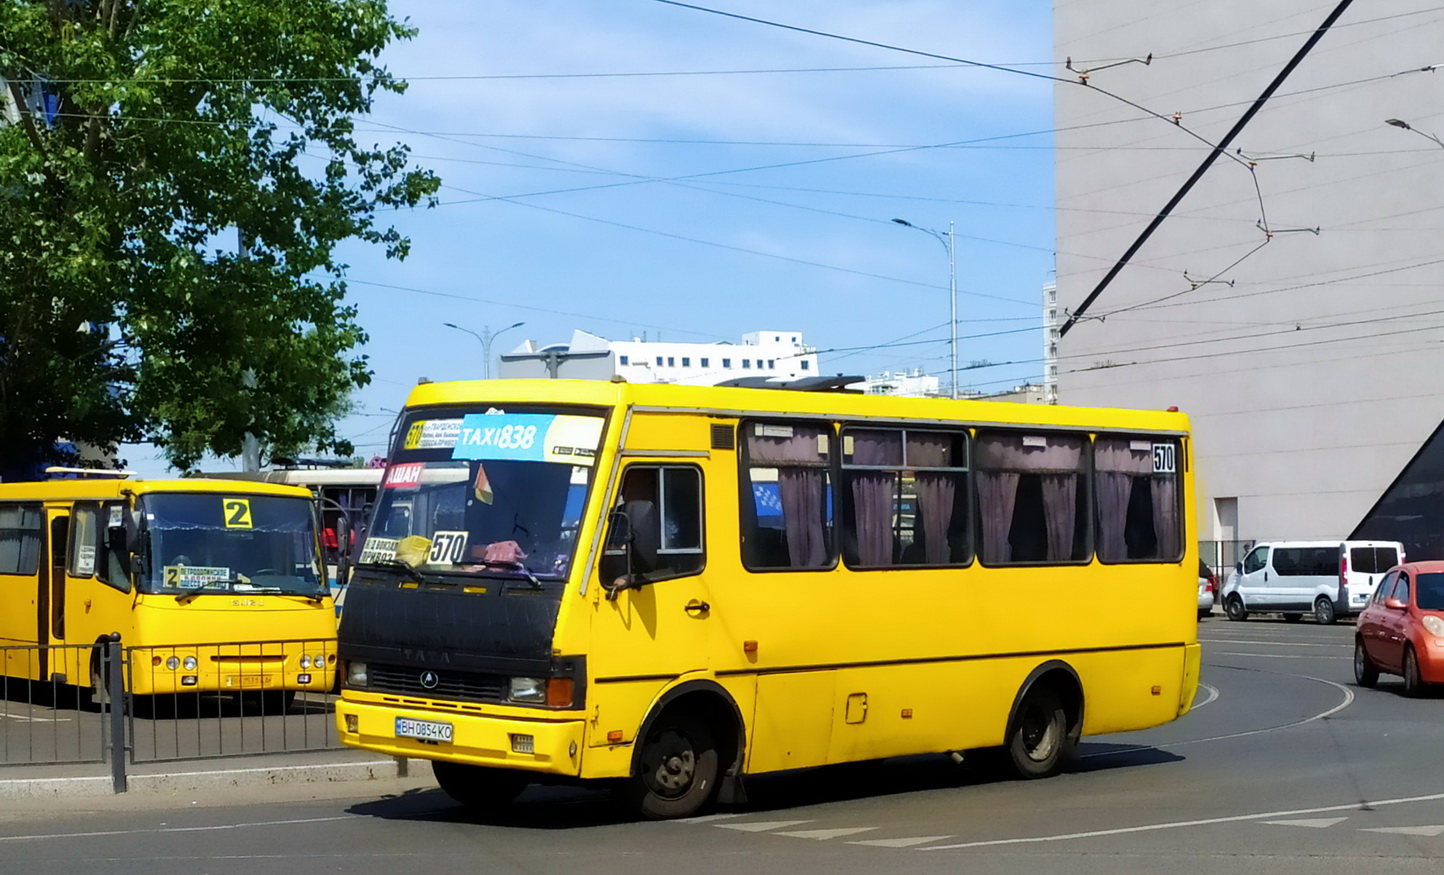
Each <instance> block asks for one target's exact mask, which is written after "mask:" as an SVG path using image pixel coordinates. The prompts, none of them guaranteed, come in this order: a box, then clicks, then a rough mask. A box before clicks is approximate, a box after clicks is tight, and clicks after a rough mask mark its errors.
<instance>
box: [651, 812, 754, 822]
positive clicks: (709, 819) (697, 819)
mask: <svg viewBox="0 0 1444 875" xmlns="http://www.w3.org/2000/svg"><path fill="white" fill-rule="evenodd" d="M741 816H742V815H741V814H704V815H702V816H701V817H684V818H682V819H681V820H669V821H666V822H667V823H712V822H713V821H716V820H731V819H732V818H734V817H741Z"/></svg>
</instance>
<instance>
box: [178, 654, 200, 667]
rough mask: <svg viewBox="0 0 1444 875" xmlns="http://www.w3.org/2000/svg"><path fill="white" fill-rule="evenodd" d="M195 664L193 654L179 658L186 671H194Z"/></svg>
mask: <svg viewBox="0 0 1444 875" xmlns="http://www.w3.org/2000/svg"><path fill="white" fill-rule="evenodd" d="M196 664H197V663H196V658H195V657H194V656H187V657H186V658H185V659H182V660H181V666H182V667H184V668H185V670H186V671H195V670H196Z"/></svg>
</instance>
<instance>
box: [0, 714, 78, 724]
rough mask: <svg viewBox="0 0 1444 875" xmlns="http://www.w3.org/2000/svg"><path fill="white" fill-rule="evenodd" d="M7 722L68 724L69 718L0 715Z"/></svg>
mask: <svg viewBox="0 0 1444 875" xmlns="http://www.w3.org/2000/svg"><path fill="white" fill-rule="evenodd" d="M0 717H4V718H5V719H7V720H23V721H25V722H26V723H69V722H70V718H69V717H28V716H26V715H24V714H0Z"/></svg>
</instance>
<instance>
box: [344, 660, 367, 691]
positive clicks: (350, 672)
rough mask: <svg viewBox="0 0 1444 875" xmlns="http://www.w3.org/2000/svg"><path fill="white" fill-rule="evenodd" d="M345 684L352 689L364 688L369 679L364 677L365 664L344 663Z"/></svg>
mask: <svg viewBox="0 0 1444 875" xmlns="http://www.w3.org/2000/svg"><path fill="white" fill-rule="evenodd" d="M346 683H347V684H350V685H351V686H353V687H364V686H366V684H367V683H369V679H368V678H367V677H366V663H364V662H355V661H352V662H348V663H346Z"/></svg>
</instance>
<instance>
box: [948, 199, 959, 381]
mask: <svg viewBox="0 0 1444 875" xmlns="http://www.w3.org/2000/svg"><path fill="white" fill-rule="evenodd" d="M954 242H955V240H954V237H953V223H952V222H951V221H950V222H948V310H949V314H950V316H949V323H950V324H951V325H952V329H953V334H952V338H951V340H950V345H951V347H952V354H953V370H952V378H951V379H949V380H948V383H949V385H951V386H952V398H953V400H954V401H956V400H958V269H957V261H956V256H955V255H954V253H955V252H957V250H956V249H955V248H953V246H954Z"/></svg>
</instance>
